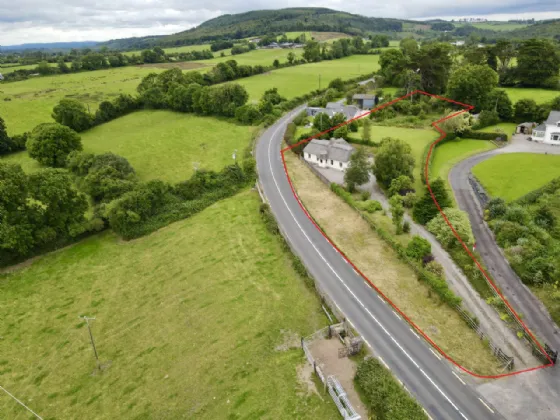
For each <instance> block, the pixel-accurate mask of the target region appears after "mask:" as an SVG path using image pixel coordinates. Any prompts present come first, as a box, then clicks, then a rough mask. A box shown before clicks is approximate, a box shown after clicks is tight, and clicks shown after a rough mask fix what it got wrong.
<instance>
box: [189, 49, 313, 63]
mask: <svg viewBox="0 0 560 420" xmlns="http://www.w3.org/2000/svg"><path fill="white" fill-rule="evenodd" d="M290 52H293V53H294V54H295V55H296V57H297V58H298V59H299V58H301V55H302V53H303V49H302V48H294V49H289V48H280V49H276V48H275V49H263V50H253V51H250V52H247V53H244V54H237V55H233V56H227V57H219V56H217V57H216V58H213V59H211V60H200V61H197V63H201V64H206V65H210V66H215V65H216V64H217V63H221V62H224V61H227V60H235V61H237V64H240V65H249V66H255V65H261V66H272V63H273V62H274V60H276V59H277V60H278V61H280V63H286V62H287V61H288V54H289V53H290Z"/></svg>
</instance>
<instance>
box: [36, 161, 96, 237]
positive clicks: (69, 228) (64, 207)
mask: <svg viewBox="0 0 560 420" xmlns="http://www.w3.org/2000/svg"><path fill="white" fill-rule="evenodd" d="M29 193H30V196H31V197H32V198H33V200H34V202H35V203H37V207H38V208H40V211H38V212H37V216H36V221H35V223H36V227H37V229H36V231H35V233H34V236H35V238H36V239H37V242H38V244H39V245H40V244H48V243H51V242H52V241H54V240H55V239H57V238H60V237H73V236H76V235H77V234H80V233H82V231H83V224H84V222H85V218H84V214H85V212H86V210H87V208H88V203H87V199H86V197H85V196H84V195H83V194H80V193H78V192H77V191H76V189H75V188H74V185H73V184H72V179H71V178H70V176H69V174H68V173H67V172H66V171H64V170H62V169H51V168H49V169H43V170H41V171H38V172H34V173H33V174H31V175H29ZM37 219H38V220H37Z"/></svg>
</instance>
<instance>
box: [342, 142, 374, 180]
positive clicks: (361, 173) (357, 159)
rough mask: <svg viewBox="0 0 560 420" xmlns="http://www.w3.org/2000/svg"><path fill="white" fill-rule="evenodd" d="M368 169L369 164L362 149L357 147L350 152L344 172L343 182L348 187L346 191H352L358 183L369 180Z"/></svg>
mask: <svg viewBox="0 0 560 420" xmlns="http://www.w3.org/2000/svg"><path fill="white" fill-rule="evenodd" d="M369 169H370V166H369V164H368V161H367V155H366V152H365V151H364V149H362V148H359V149H357V150H356V151H355V152H354V153H352V155H351V156H350V164H349V166H348V169H346V172H345V174H344V182H345V183H346V186H347V187H348V191H354V190H355V189H356V187H357V186H358V185H362V184H365V183H366V182H368V181H369Z"/></svg>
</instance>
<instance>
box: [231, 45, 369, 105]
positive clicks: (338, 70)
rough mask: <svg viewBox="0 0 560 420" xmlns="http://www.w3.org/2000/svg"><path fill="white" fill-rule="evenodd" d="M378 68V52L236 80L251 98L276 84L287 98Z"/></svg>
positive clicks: (256, 97) (258, 96)
mask: <svg viewBox="0 0 560 420" xmlns="http://www.w3.org/2000/svg"><path fill="white" fill-rule="evenodd" d="M378 69H379V55H353V56H350V57H346V58H342V59H340V60H332V61H322V62H320V63H311V64H305V65H301V66H295V67H287V68H283V69H279V70H274V71H271V72H268V73H265V74H259V75H257V76H253V77H249V78H246V79H240V80H238V82H239V83H240V84H242V85H243V86H245V88H246V89H247V91H248V92H249V97H250V99H252V100H258V99H260V97H261V96H262V94H263V93H264V92H265V91H266V90H267V89H270V88H272V87H277V88H278V92H279V93H280V94H281V95H282V96H285V97H286V98H288V99H290V98H293V97H296V96H300V95H303V94H305V93H308V92H310V91H312V90H315V89H318V88H319V83H320V87H321V88H325V87H327V86H328V84H329V82H330V81H331V80H334V79H336V78H338V77H340V78H342V79H351V78H354V77H357V76H359V75H361V74H367V73H371V72H373V71H376V70H378Z"/></svg>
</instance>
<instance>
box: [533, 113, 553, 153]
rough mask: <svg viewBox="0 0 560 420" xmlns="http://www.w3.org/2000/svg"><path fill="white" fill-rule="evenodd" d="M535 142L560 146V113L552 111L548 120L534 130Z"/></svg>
mask: <svg viewBox="0 0 560 420" xmlns="http://www.w3.org/2000/svg"><path fill="white" fill-rule="evenodd" d="M531 138H532V140H533V141H538V142H542V143H546V144H554V145H556V146H560V111H550V114H548V119H547V120H546V121H545V122H544V123H542V124H541V125H539V126H538V127H535V128H533V133H532V135H531Z"/></svg>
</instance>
